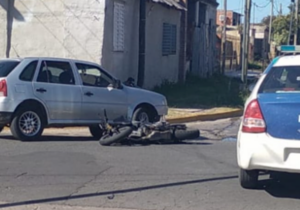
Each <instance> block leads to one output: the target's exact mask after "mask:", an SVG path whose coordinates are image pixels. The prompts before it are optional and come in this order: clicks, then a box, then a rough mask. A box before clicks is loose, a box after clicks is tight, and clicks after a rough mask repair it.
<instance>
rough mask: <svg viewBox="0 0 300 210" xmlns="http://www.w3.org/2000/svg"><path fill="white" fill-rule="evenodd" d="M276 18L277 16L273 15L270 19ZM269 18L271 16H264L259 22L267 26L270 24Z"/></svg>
mask: <svg viewBox="0 0 300 210" xmlns="http://www.w3.org/2000/svg"><path fill="white" fill-rule="evenodd" d="M276 18H277V17H276V16H273V18H272V21H274V20H275V19H276ZM270 20H271V16H270V15H268V16H266V17H264V18H263V19H262V20H261V23H262V24H263V25H265V26H267V27H269V25H270Z"/></svg>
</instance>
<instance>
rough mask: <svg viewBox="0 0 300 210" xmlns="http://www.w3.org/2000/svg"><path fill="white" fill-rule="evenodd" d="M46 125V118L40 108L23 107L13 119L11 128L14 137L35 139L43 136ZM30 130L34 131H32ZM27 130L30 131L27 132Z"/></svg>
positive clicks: (28, 139)
mask: <svg viewBox="0 0 300 210" xmlns="http://www.w3.org/2000/svg"><path fill="white" fill-rule="evenodd" d="M44 126H45V119H44V118H43V117H42V112H41V111H40V110H39V109H37V108H31V107H21V108H20V109H18V110H17V112H16V113H15V115H14V117H13V119H12V122H11V125H10V130H11V133H12V135H13V136H14V138H16V139H18V140H21V141H33V140H37V139H38V138H40V137H41V135H42V133H43V131H44ZM22 127H23V128H22ZM30 130H33V131H31V132H30ZM27 131H28V132H30V133H26V132H27Z"/></svg>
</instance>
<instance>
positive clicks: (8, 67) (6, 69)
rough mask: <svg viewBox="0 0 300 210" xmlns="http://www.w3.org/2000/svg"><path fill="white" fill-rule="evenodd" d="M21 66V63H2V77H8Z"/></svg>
mask: <svg viewBox="0 0 300 210" xmlns="http://www.w3.org/2000/svg"><path fill="white" fill-rule="evenodd" d="M19 64H20V62H19V61H0V77H7V76H8V75H9V73H10V72H12V70H14V68H16V67H17V66H18V65H19Z"/></svg>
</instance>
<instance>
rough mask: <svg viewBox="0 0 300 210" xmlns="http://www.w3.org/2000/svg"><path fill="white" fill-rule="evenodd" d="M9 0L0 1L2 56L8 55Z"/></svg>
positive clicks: (0, 55) (0, 56) (0, 44)
mask: <svg viewBox="0 0 300 210" xmlns="http://www.w3.org/2000/svg"><path fill="white" fill-rule="evenodd" d="M7 1H8V0H2V1H0V58H3V57H6V55H5V51H6V38H7V36H6V27H7V13H6V10H7Z"/></svg>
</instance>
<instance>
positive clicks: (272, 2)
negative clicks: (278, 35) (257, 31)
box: [269, 0, 274, 47]
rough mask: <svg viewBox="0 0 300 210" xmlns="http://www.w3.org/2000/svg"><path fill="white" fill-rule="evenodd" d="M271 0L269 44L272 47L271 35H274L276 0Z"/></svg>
mask: <svg viewBox="0 0 300 210" xmlns="http://www.w3.org/2000/svg"><path fill="white" fill-rule="evenodd" d="M270 1H271V14H270V24H269V44H270V47H271V36H272V22H273V11H274V0H270Z"/></svg>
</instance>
